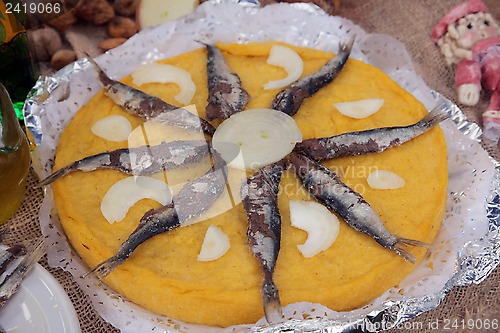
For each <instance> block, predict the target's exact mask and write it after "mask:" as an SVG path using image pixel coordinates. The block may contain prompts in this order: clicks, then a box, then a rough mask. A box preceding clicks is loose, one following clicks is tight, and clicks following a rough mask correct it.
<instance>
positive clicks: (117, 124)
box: [90, 115, 132, 142]
mask: <svg viewBox="0 0 500 333" xmlns="http://www.w3.org/2000/svg"><path fill="white" fill-rule="evenodd" d="M90 130H91V131H92V133H94V134H95V135H97V136H98V137H101V138H103V139H105V140H108V141H113V142H121V141H126V140H127V139H128V136H129V135H130V133H131V132H132V125H130V121H128V119H127V118H125V117H123V116H115V115H111V116H107V117H105V118H102V119H99V120H98V121H96V122H95V123H94V124H93V125H92V127H91V128H90Z"/></svg>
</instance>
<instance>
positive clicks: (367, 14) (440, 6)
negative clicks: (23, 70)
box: [4, 0, 500, 332]
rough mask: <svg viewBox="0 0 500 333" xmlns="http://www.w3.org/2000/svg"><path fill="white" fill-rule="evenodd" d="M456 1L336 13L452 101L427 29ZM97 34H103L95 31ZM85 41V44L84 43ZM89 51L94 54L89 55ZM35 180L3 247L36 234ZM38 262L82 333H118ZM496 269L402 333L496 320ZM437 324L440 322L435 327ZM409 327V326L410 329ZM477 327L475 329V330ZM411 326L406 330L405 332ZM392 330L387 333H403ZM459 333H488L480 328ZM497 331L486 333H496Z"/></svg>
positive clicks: (418, 0)
mask: <svg viewBox="0 0 500 333" xmlns="http://www.w3.org/2000/svg"><path fill="white" fill-rule="evenodd" d="M484 1H485V3H487V5H488V6H489V7H490V10H491V12H492V13H493V14H494V15H495V17H496V18H497V19H498V18H499V17H500V1H499V0H484ZM460 2H462V1H459V0H440V1H435V0H371V1H365V0H350V1H349V0H344V1H343V2H342V6H341V10H340V15H341V16H344V17H346V18H349V19H350V20H352V21H353V22H355V23H356V24H358V25H360V26H361V27H362V28H364V29H365V30H366V31H367V32H376V33H384V34H388V35H391V36H393V37H395V38H397V39H398V40H400V41H401V42H403V43H404V44H405V45H406V48H407V50H408V51H409V53H410V54H411V56H412V57H413V61H414V63H415V66H416V68H417V71H418V73H419V74H420V75H421V76H422V77H423V78H424V80H425V81H426V82H427V84H428V85H429V86H430V87H431V88H433V89H435V90H436V91H439V92H441V93H442V94H444V95H445V96H446V97H448V98H450V99H451V100H456V95H455V91H454V88H453V82H454V80H453V75H454V72H453V69H450V68H447V67H446V65H445V63H444V61H443V57H442V56H441V54H440V53H439V51H438V49H437V48H436V47H435V45H434V44H433V42H432V40H431V38H430V32H431V30H432V27H433V26H434V25H435V24H436V22H438V21H439V19H440V18H441V16H442V15H443V14H444V13H445V12H446V11H447V10H448V9H449V8H451V7H452V6H454V5H455V4H457V3H460ZM99 34H100V35H101V36H102V35H103V34H102V32H99ZM71 36H72V37H71V38H70V39H71V44H73V45H74V47H75V48H78V51H81V50H84V49H89V48H90V49H92V50H96V49H95V44H96V42H97V41H96V39H91V38H90V39H89V38H88V35H87V32H86V33H85V34H84V35H82V36H80V37H81V39H79V35H78V31H77V32H75V31H73V32H72V35H71ZM85 40H87V43H89V45H85V43H86V42H85ZM91 53H95V51H94V52H91ZM487 102H488V98H487V96H485V95H484V94H483V96H482V99H481V102H480V103H479V105H478V106H477V107H473V108H466V107H464V108H463V110H464V112H465V113H466V115H467V117H468V118H469V120H472V121H475V122H478V123H480V114H481V110H485V107H486V106H487ZM490 153H491V154H492V155H494V156H496V158H497V159H498V157H499V156H500V154H499V151H498V147H496V148H494V149H490ZM35 182H36V176H35V175H34V174H33V173H31V174H30V177H29V182H28V189H27V196H26V200H25V201H24V202H23V204H22V206H21V207H20V209H19V210H18V211H17V213H16V214H15V215H14V216H13V217H12V218H11V219H10V220H9V221H8V222H7V224H6V226H7V227H8V228H9V229H10V234H9V235H8V236H7V238H6V239H5V240H4V242H5V243H7V244H11V243H18V242H20V241H24V240H31V239H35V238H36V237H38V236H40V234H41V233H40V229H39V226H38V220H37V215H38V210H39V207H40V204H41V201H42V191H41V190H39V189H35V188H34V184H35ZM41 264H42V265H43V266H44V267H45V268H46V269H47V270H48V271H49V272H50V273H51V274H52V275H53V276H54V277H55V278H56V279H57V280H58V281H59V282H60V283H61V285H62V286H63V288H64V289H65V290H66V292H67V293H68V295H69V297H70V299H71V301H72V302H73V305H74V307H75V309H76V312H77V314H78V317H79V320H80V326H81V330H82V332H119V331H118V330H117V329H115V328H114V327H112V326H111V325H110V324H108V323H107V322H105V321H104V320H103V319H102V318H101V317H100V316H99V315H98V314H97V313H96V311H95V310H94V309H93V307H92V305H91V303H90V301H89V299H88V298H87V296H86V295H85V294H84V293H83V292H82V291H81V290H80V289H79V287H78V286H77V284H76V283H75V282H74V281H73V279H72V277H71V275H70V274H69V273H66V272H64V271H62V270H61V269H54V268H51V267H48V265H47V263H46V261H45V259H43V260H42V261H41ZM499 285H500V268H498V267H497V269H496V270H495V271H494V272H493V273H492V274H491V275H490V276H489V277H488V278H487V279H486V280H485V281H484V282H482V283H481V284H479V285H472V286H468V287H455V288H454V289H453V290H452V291H451V292H450V293H449V294H448V295H447V297H446V298H445V299H444V301H443V302H442V304H441V305H440V306H439V307H438V308H436V309H435V310H432V311H428V312H426V313H424V314H422V315H420V316H418V317H416V318H413V319H412V320H410V321H409V323H412V324H407V325H404V330H405V331H410V332H431V331H432V332H440V331H443V332H449V331H452V332H457V331H461V330H460V329H455V328H453V327H452V326H451V325H450V326H449V327H448V329H446V327H445V325H444V324H445V323H446V322H447V321H450V324H451V323H453V321H454V320H461V319H464V318H465V319H466V320H467V319H471V318H472V319H482V320H483V321H484V322H486V321H487V320H489V321H490V322H491V321H493V320H495V319H496V320H499V321H500V298H499V295H500V293H499V291H500V287H499ZM436 323H439V325H437V324H436ZM411 327H413V328H411ZM476 327H477V326H476ZM409 328H410V329H409ZM402 329H403V327H401V328H399V329H392V330H391V332H397V331H400V330H402ZM464 331H469V332H470V331H473V332H479V331H487V330H480V329H477V328H476V329H473V330H464ZM497 331H498V330H488V332H497Z"/></svg>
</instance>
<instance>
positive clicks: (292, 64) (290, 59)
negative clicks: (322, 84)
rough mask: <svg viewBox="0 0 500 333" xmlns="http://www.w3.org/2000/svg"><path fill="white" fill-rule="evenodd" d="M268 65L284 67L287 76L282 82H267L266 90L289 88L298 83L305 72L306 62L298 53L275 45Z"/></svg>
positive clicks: (268, 59)
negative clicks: (293, 83)
mask: <svg viewBox="0 0 500 333" xmlns="http://www.w3.org/2000/svg"><path fill="white" fill-rule="evenodd" d="M267 63H268V64H269V65H274V66H279V67H283V69H284V70H285V71H286V72H287V76H286V77H285V78H283V79H281V80H275V81H269V82H267V83H266V84H264V90H270V89H278V88H283V87H287V86H289V85H290V84H291V83H292V82H295V81H297V80H298V79H299V78H300V76H301V75H302V72H303V70H304V62H303V61H302V58H301V57H300V56H299V55H298V54H297V52H295V51H294V50H292V49H291V48H289V47H286V46H282V45H274V46H273V47H271V52H270V53H269V57H268V58H267Z"/></svg>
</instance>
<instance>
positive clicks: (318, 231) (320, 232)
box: [290, 200, 340, 258]
mask: <svg viewBox="0 0 500 333" xmlns="http://www.w3.org/2000/svg"><path fill="white" fill-rule="evenodd" d="M290 219H291V222H292V226H294V227H296V228H299V229H302V230H305V231H306V232H307V240H306V241H305V243H304V244H301V245H297V248H298V249H299V251H300V252H301V253H302V255H303V256H304V257H305V258H311V257H313V256H315V255H316V254H318V253H320V252H321V251H324V250H326V249H328V248H329V247H330V246H331V245H332V244H333V242H335V240H336V239H337V236H338V234H339V229H340V221H339V219H338V218H337V217H336V216H335V215H334V214H332V213H331V212H330V211H329V210H328V209H327V208H325V207H324V206H322V205H320V204H319V203H317V202H314V201H300V200H292V201H290Z"/></svg>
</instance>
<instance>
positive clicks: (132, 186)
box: [101, 176, 172, 224]
mask: <svg viewBox="0 0 500 333" xmlns="http://www.w3.org/2000/svg"><path fill="white" fill-rule="evenodd" d="M146 198H149V199H153V200H155V201H158V202H159V203H161V204H162V205H166V204H168V203H170V202H172V191H171V189H170V187H169V186H168V185H167V184H166V183H165V182H163V181H161V180H158V179H155V178H151V177H145V176H131V177H127V178H125V179H122V180H120V181H118V182H117V183H115V184H114V185H113V186H111V187H110V189H109V190H108V192H106V194H105V195H104V198H103V199H102V202H101V212H102V215H104V217H105V218H106V220H108V222H109V223H111V224H113V223H114V222H120V221H121V220H123V219H124V218H125V216H126V215H127V212H128V211H129V209H130V208H131V207H132V206H133V205H135V204H136V202H138V201H139V200H141V199H146Z"/></svg>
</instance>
